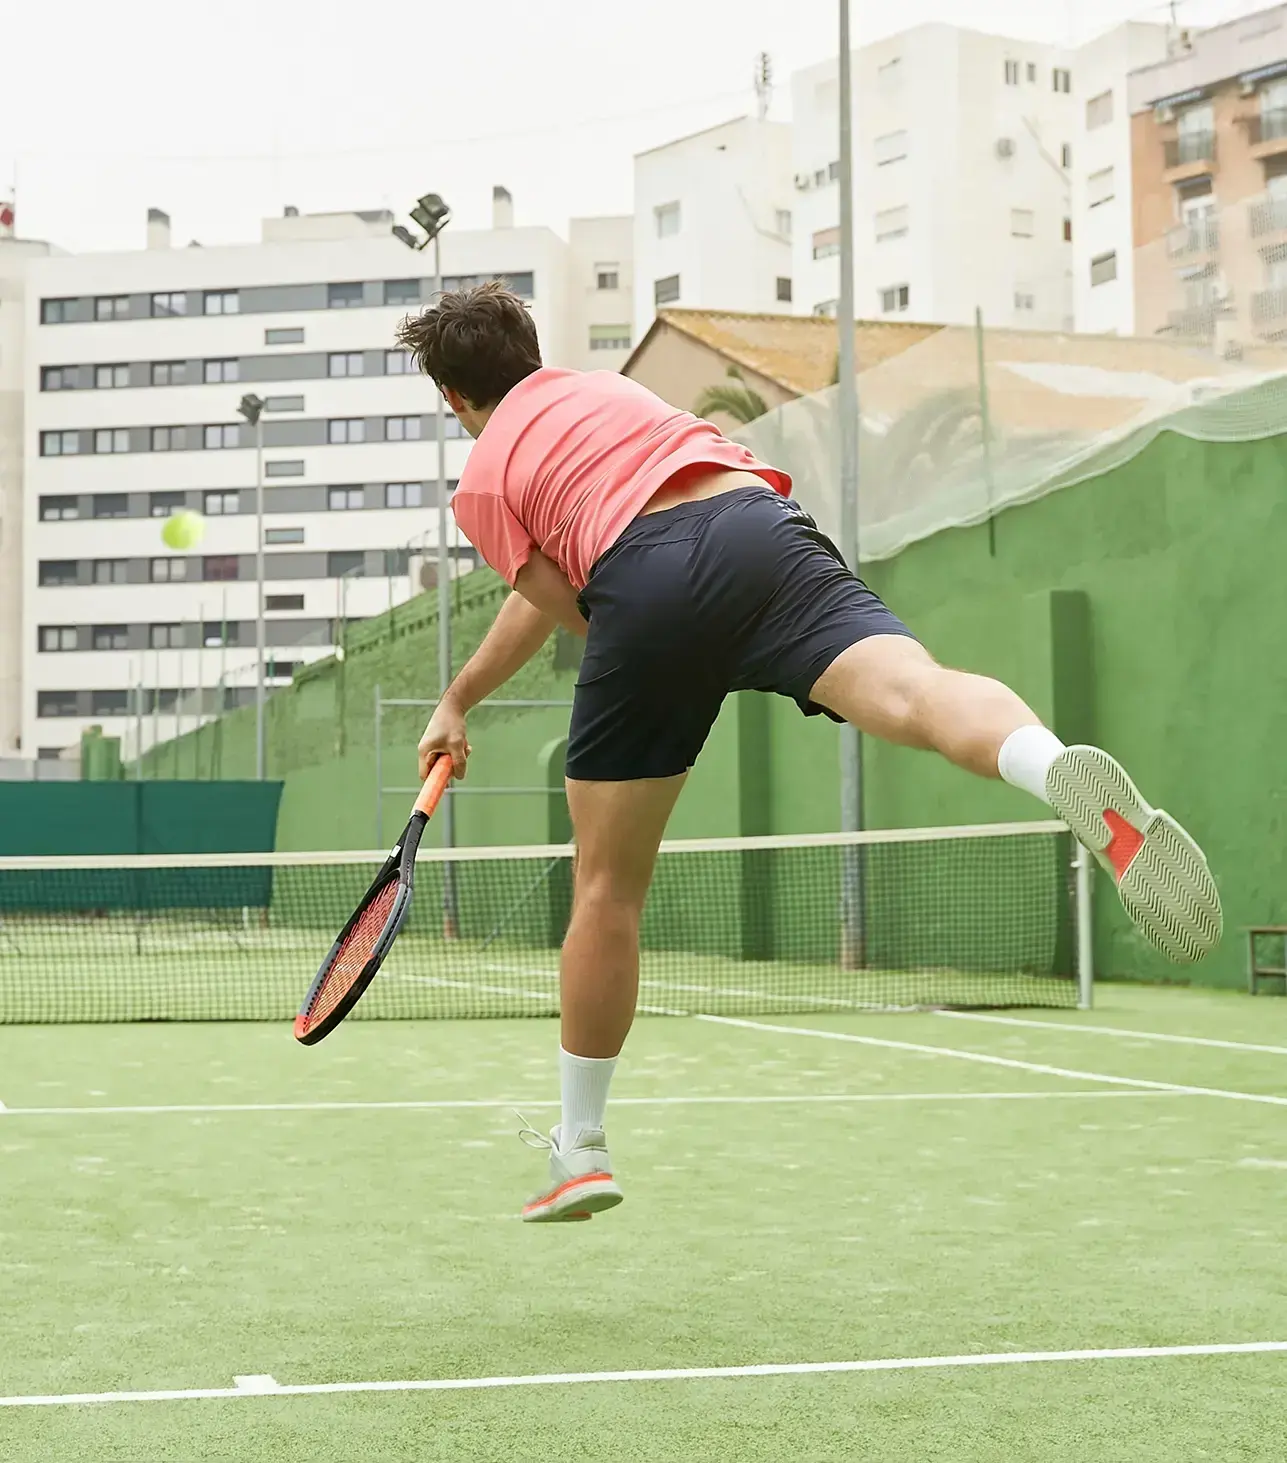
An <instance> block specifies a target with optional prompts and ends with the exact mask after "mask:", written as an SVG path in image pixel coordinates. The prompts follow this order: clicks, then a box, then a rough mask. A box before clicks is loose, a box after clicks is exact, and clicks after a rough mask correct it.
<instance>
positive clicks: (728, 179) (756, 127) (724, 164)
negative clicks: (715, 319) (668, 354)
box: [633, 117, 795, 344]
mask: <svg viewBox="0 0 1287 1463" xmlns="http://www.w3.org/2000/svg"><path fill="white" fill-rule="evenodd" d="M791 131H792V129H791V127H790V126H789V125H788V124H787V123H784V122H769V121H761V120H760V119H758V118H756V117H739V118H737V119H736V120H734V121H731V122H725V123H722V124H721V125H720V126H717V127H709V128H707V129H706V130H705V131H703V132H697V133H694V134H693V135H692V136H690V137H682V138H679V139H678V140H677V141H675V142H671V143H667V144H666V146H664V147H657V148H653V149H652V150H651V151H649V152H643V153H640V154H639V155H638V156H637V157H636V158H635V163H634V199H635V211H634V251H633V252H634V272H635V276H634V277H635V284H634V311H633V315H634V341H635V343H636V344H637V343H638V342H639V341H640V340H642V339H643V337H644V336H645V335H646V334H647V333H648V328H649V326H650V325H651V324H652V322H653V319H654V318H655V316H656V313H657V311H658V310H659V309H662V308H664V307H666V306H682V307H687V308H692V309H702V310H742V311H766V310H771V311H779V312H781V313H784V314H790V313H791V312H792V310H793V307H794V299H795V294H794V286H793V281H792V277H791V259H792V250H791V234H792V228H793V221H792V214H791V208H792V188H791Z"/></svg>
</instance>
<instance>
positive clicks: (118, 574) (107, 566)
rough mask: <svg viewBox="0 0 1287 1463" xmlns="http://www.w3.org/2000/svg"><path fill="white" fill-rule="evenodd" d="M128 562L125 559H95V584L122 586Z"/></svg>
mask: <svg viewBox="0 0 1287 1463" xmlns="http://www.w3.org/2000/svg"><path fill="white" fill-rule="evenodd" d="M128 564H129V561H128V560H126V559H95V560H94V583H95V584H124V583H125V581H126V574H127V570H128Z"/></svg>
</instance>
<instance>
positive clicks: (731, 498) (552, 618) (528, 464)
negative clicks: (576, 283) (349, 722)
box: [398, 284, 1221, 1221]
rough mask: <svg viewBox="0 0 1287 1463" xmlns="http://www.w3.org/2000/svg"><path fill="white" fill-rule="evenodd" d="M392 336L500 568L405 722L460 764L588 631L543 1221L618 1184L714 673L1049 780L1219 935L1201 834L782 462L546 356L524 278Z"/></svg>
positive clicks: (1180, 935)
mask: <svg viewBox="0 0 1287 1463" xmlns="http://www.w3.org/2000/svg"><path fill="white" fill-rule="evenodd" d="M398 339H399V341H400V342H401V343H402V344H403V345H404V346H406V347H407V348H408V349H409V350H410V351H411V352H412V354H413V355H414V357H415V360H416V363H417V365H418V366H419V368H420V369H421V370H422V371H423V372H425V373H426V374H427V375H429V376H431V377H432V378H433V380H434V381H435V382H436V383H437V385H438V387H439V388H440V389H441V391H442V392H443V394H444V395H445V397H446V399H447V401H448V402H449V403H450V405H451V408H452V410H453V411H454V412H455V413H456V415H457V417H459V419H460V421H461V423H462V424H463V426H464V427H465V430H466V431H467V432H468V433H469V434H470V436H471V437H473V438H475V439H476V442H477V445H476V446H475V447H474V449H473V451H472V452H471V454H470V457H469V461H468V464H467V465H466V467H465V471H464V474H463V476H462V478H461V480H460V485H459V487H458V488H457V489H456V493H455V496H454V497H453V499H452V507H453V509H454V510H455V514H456V521H457V523H458V524H459V526H460V528H461V530H462V531H463V532H464V534H465V536H466V537H467V538H468V539H469V541H470V542H471V543H472V544H474V545H475V546H476V548H477V549H478V551H479V552H480V553H481V554H482V556H483V558H484V559H485V560H486V561H487V563H488V564H490V565H491V566H492V568H493V569H495V570H496V572H497V573H498V574H500V575H501V576H502V577H503V578H504V579H505V581H506V583H508V584H509V585H510V586H511V587H512V588H513V590H514V593H512V594H511V595H510V596H509V597H508V599H507V600H506V601H505V603H504V605H503V606H502V607H501V610H500V612H499V614H498V615H497V616H496V621H495V623H494V624H493V625H492V627H491V629H490V630H489V631H488V633H487V636H486V638H485V639H484V640H483V643H482V644H481V645H480V646H479V648H478V651H477V652H476V653H475V654H474V655H473V656H472V657H471V658H470V660H469V662H468V663H467V664H466V665H465V667H464V669H463V670H462V671H461V672H460V674H459V675H458V676H457V677H456V678H455V680H454V681H453V682H452V685H451V688H450V689H449V690H448V692H447V695H446V697H445V698H444V700H443V701H442V703H441V704H440V705H439V706H438V708H437V709H436V710H435V712H434V715H433V718H432V720H431V721H430V722H429V725H428V727H427V728H426V729H425V734H424V736H423V738H422V739H421V741H420V748H419V754H420V775H421V777H422V778H423V777H425V776H426V775H427V772H428V766H429V763H430V762H431V761H432V759H433V758H434V757H435V755H437V754H439V753H446V754H448V755H450V757H451V758H452V760H453V762H454V764H455V773H456V776H458V777H463V776H464V775H465V764H466V760H467V758H468V756H469V751H470V747H469V741H468V739H467V735H466V729H465V723H466V716H467V715H468V713H469V711H470V709H471V708H472V707H474V706H476V705H477V704H478V703H479V702H480V701H482V700H483V699H484V697H487V696H490V695H492V694H493V692H495V691H496V690H497V689H498V688H499V687H500V686H501V685H502V684H503V683H504V682H505V681H506V680H508V679H509V677H510V676H512V675H513V674H514V673H515V671H517V670H518V669H519V668H520V667H521V666H522V665H524V664H525V663H526V662H527V661H528V660H530V659H531V657H532V656H533V655H535V654H536V652H537V651H538V650H539V649H540V648H541V646H542V645H543V644H544V643H545V641H546V639H547V638H548V636H549V635H550V634H551V632H552V631H553V630H554V628H555V626H556V625H563V626H565V627H566V628H567V629H569V630H571V631H572V632H573V633H575V634H577V635H583V636H585V637H586V646H585V651H584V655H583V658H582V662H581V671H580V676H579V677H578V680H577V685H576V695H575V700H574V704H573V710H572V721H571V729H570V732H569V738H568V751H567V796H568V807H569V809H570V812H571V816H572V825H573V829H574V832H575V837H576V846H577V853H576V865H575V869H576V872H575V892H574V898H573V908H572V918H571V922H570V925H569V927H568V932H567V938H566V940H565V941H564V945H563V953H562V964H561V989H562V1013H563V1022H562V1042H561V1049H560V1053H559V1067H560V1076H561V1088H562V1113H561V1120H560V1122H559V1124H558V1126H557V1127H555V1128H554V1129H553V1130H552V1132H551V1133H550V1136H549V1138H548V1139H546V1138H545V1137H544V1136H543V1135H539V1134H535V1135H534V1134H532V1133H531V1131H530V1130H529V1131H528V1132H527V1133H526V1134H525V1135H524V1136H525V1138H526V1140H527V1141H529V1142H530V1143H532V1144H533V1145H534V1146H535V1145H537V1144H539V1146H541V1147H542V1148H545V1147H548V1148H549V1150H550V1154H549V1177H548V1181H547V1182H546V1184H545V1186H544V1187H543V1188H542V1189H541V1191H540V1192H539V1193H537V1194H535V1195H534V1196H533V1197H532V1198H531V1199H530V1200H529V1202H528V1203H527V1204H526V1205H525V1207H524V1209H523V1218H524V1219H525V1220H533V1221H551V1220H576V1219H588V1218H589V1217H590V1216H591V1215H592V1214H594V1213H596V1212H598V1211H600V1210H604V1209H608V1208H611V1207H612V1206H613V1205H615V1204H619V1203H620V1202H621V1198H622V1194H621V1189H620V1187H619V1186H618V1185H617V1183H616V1181H615V1179H614V1178H613V1175H612V1165H611V1163H610V1161H609V1158H608V1151H607V1147H606V1144H605V1140H604V1117H605V1112H606V1109H607V1101H608V1088H609V1084H610V1083H611V1081H612V1075H613V1070H614V1068H615V1067H616V1064H617V1057H618V1055H619V1053H620V1051H621V1048H622V1045H623V1043H624V1041H625V1038H626V1035H627V1033H628V1032H629V1030H630V1025H631V1022H632V1020H633V1019H634V1013H635V998H636V994H637V988H638V977H639V921H640V915H641V913H642V910H643V905H644V898H645V896H646V895H647V892H648V885H649V881H650V880H651V878H652V872H653V864H654V862H655V859H656V855H657V847H658V844H659V843H660V841H661V837H662V833H663V831H664V829H665V827H666V820H667V819H668V818H669V817H670V813H671V809H672V808H673V807H674V806H675V799H676V798H677V797H678V796H679V793H680V789H681V788H682V787H683V785H684V779H685V777H686V775H687V773H688V770H689V769H690V768H691V767H692V765H693V763H694V761H695V760H696V758H697V755H698V753H699V752H700V751H701V749H702V744H703V743H704V742H705V740H706V737H707V734H708V733H709V732H710V729H711V725H712V723H713V722H714V721H715V717H716V714H717V713H718V711H719V709H720V705H721V703H722V702H723V700H724V697H725V696H726V695H727V694H728V693H729V692H730V691H735V690H758V691H773V692H776V693H778V694H779V695H782V696H789V697H791V698H792V699H793V700H794V701H795V702H796V703H797V704H798V705H799V707H800V709H801V711H803V712H804V714H805V715H806V716H814V715H817V714H819V713H822V714H825V715H827V716H830V717H831V718H832V719H833V720H836V721H848V722H850V723H852V724H853V725H854V726H856V727H858V728H859V729H860V730H861V731H863V732H864V733H866V734H867V735H869V736H875V737H881V738H883V739H885V740H886V741H890V742H896V743H898V744H900V745H902V746H908V747H919V748H924V749H925V750H928V751H933V752H937V753H939V754H940V755H941V756H943V757H946V758H947V759H948V760H949V761H950V762H953V763H955V765H956V766H958V767H963V768H965V769H966V771H968V772H973V773H975V774H977V775H978V776H980V777H990V778H996V777H1000V778H1003V779H1004V780H1005V781H1006V782H1008V783H1011V784H1013V785H1014V786H1015V787H1021V788H1023V789H1024V790H1025V791H1027V792H1029V793H1031V794H1032V795H1033V797H1035V798H1038V799H1040V800H1041V801H1042V802H1045V803H1047V804H1049V805H1050V806H1051V807H1052V808H1053V809H1054V810H1055V812H1056V813H1057V814H1058V815H1059V817H1060V818H1062V819H1063V820H1064V821H1065V822H1066V823H1067V824H1068V825H1069V827H1070V828H1071V829H1072V830H1073V832H1074V834H1075V835H1076V836H1077V837H1078V838H1079V839H1080V840H1081V841H1082V842H1083V843H1084V844H1085V845H1086V846H1087V847H1088V848H1089V849H1090V850H1091V851H1092V852H1093V853H1094V854H1095V856H1096V857H1097V858H1098V860H1099V862H1100V863H1101V864H1102V865H1103V866H1104V868H1105V869H1106V870H1108V872H1109V873H1110V874H1111V875H1112V876H1113V878H1114V880H1115V881H1116V884H1117V888H1118V891H1119V893H1120V895H1121V898H1122V902H1123V904H1124V905H1125V907H1126V909H1127V911H1128V913H1129V914H1130V916H1131V918H1132V919H1133V920H1134V921H1135V923H1136V925H1137V926H1138V927H1139V929H1140V930H1141V931H1142V933H1143V934H1144V935H1146V936H1147V937H1148V938H1149V939H1150V940H1151V941H1152V942H1153V943H1154V944H1155V945H1156V946H1158V948H1160V949H1161V950H1163V951H1164V952H1165V953H1166V954H1168V955H1169V956H1170V957H1171V958H1173V959H1175V960H1177V961H1191V960H1196V959H1199V958H1200V957H1201V956H1203V955H1205V954H1206V953H1207V951H1209V950H1210V949H1211V948H1212V947H1213V946H1214V945H1215V943H1216V941H1217V940H1218V938H1219V935H1220V928H1221V912H1220V901H1219V896H1218V894H1217V891H1216V886H1215V881H1214V880H1213V879H1212V877H1211V874H1210V872H1209V870H1208V868H1207V864H1206V860H1205V858H1204V856H1203V855H1202V853H1201V851H1200V850H1199V848H1198V847H1197V845H1196V844H1195V843H1194V842H1193V840H1192V839H1191V838H1190V837H1189V836H1188V834H1187V833H1185V832H1184V830H1183V829H1182V828H1181V827H1180V826H1179V824H1178V823H1176V822H1175V821H1174V819H1172V818H1170V817H1169V816H1168V815H1167V814H1166V813H1162V812H1158V811H1156V810H1155V809H1154V808H1152V807H1150V806H1149V804H1148V803H1146V802H1145V801H1144V799H1143V798H1142V797H1141V795H1140V793H1139V792H1138V791H1137V790H1136V787H1135V785H1134V783H1133V782H1132V781H1131V780H1130V778H1129V777H1128V776H1127V775H1126V773H1125V772H1124V771H1123V769H1122V768H1121V767H1120V766H1119V765H1118V764H1117V763H1116V762H1115V761H1114V760H1113V759H1112V758H1111V757H1110V756H1109V755H1108V754H1107V753H1106V752H1102V751H1100V750H1098V749H1097V748H1094V747H1065V746H1064V745H1063V744H1062V743H1061V742H1060V740H1059V738H1058V737H1056V736H1055V735H1054V733H1053V732H1051V731H1049V730H1048V729H1047V728H1046V727H1044V726H1042V725H1041V722H1040V720H1039V719H1038V718H1037V717H1036V716H1035V715H1034V714H1033V712H1032V711H1031V710H1030V709H1029V708H1028V707H1027V706H1026V705H1025V704H1024V703H1023V702H1022V701H1021V700H1020V699H1019V697H1018V696H1016V695H1015V694H1014V692H1013V691H1011V690H1009V689H1008V688H1007V687H1005V686H1003V685H1001V684H1000V683H999V682H997V681H994V680H989V679H988V678H986V677H984V676H977V675H969V674H966V673H964V672H961V671H955V670H948V669H946V668H944V667H943V666H941V665H939V664H938V663H937V662H936V661H935V660H934V658H933V656H932V655H931V654H930V653H929V652H928V651H927V650H926V649H925V648H924V647H923V646H922V645H921V644H920V643H919V642H918V641H917V640H916V639H915V638H914V636H913V635H912V633H911V631H909V630H908V629H907V627H906V626H905V625H904V624H903V623H902V621H901V620H899V619H898V618H897V616H895V615H894V614H893V612H892V611H890V610H889V609H887V608H886V607H885V605H884V604H882V603H881V601H880V600H879V599H878V598H877V597H876V595H875V594H873V593H872V592H871V590H869V589H868V588H867V587H866V586H865V585H864V584H863V583H862V582H861V581H860V580H858V579H856V578H855V577H854V575H853V574H852V573H850V571H849V570H848V568H846V566H845V564H844V562H843V560H842V558H841V556H840V554H839V553H838V551H837V550H836V548H835V547H834V546H833V545H832V544H831V542H830V541H829V540H828V539H827V538H826V537H825V536H824V535H823V534H822V533H820V532H819V530H818V528H817V526H816V524H815V523H814V521H813V520H812V519H811V518H810V517H809V515H808V514H807V513H805V512H804V511H803V510H802V509H801V508H800V506H799V505H798V504H797V503H795V502H794V501H793V500H792V498H791V496H790V493H791V480H790V478H789V477H788V476H787V475H786V474H785V473H784V472H781V471H780V470H778V469H777V468H774V467H771V466H770V465H769V464H767V463H764V462H759V461H757V460H756V458H755V457H754V456H752V454H751V453H750V452H749V451H748V450H747V449H746V448H745V447H742V446H739V445H738V444H736V443H734V442H731V441H729V440H727V439H726V438H725V437H724V436H722V435H721V434H720V432H719V431H718V430H716V428H715V427H713V426H712V425H711V424H710V423H709V422H705V421H700V420H699V419H698V418H696V417H694V416H692V415H690V414H689V413H688V412H684V411H676V410H675V409H674V408H673V407H671V406H668V405H667V404H666V403H665V402H664V401H662V400H660V399H659V398H658V397H656V396H654V395H653V394H652V393H651V392H650V391H648V390H646V389H645V388H644V387H642V386H640V385H639V384H637V383H636V382H634V381H630V380H628V379H627V378H626V377H624V376H620V375H616V374H614V373H612V372H607V371H590V372H580V371H569V370H562V369H557V368H552V367H546V366H542V364H541V352H540V347H539V345H538V342H537V335H536V328H535V326H534V324H533V322H532V319H531V316H530V315H529V314H528V311H527V309H526V308H525V307H524V305H523V302H522V301H521V300H520V299H519V298H518V297H517V296H516V295H515V294H513V293H511V292H510V291H509V290H508V289H505V288H503V287H502V286H501V285H499V284H484V285H481V286H479V287H477V288H475V289H469V290H463V291H461V292H459V293H448V294H445V295H443V296H442V297H441V298H440V300H439V301H438V303H437V304H435V305H433V306H432V307H430V308H427V309H426V310H425V311H424V312H423V313H422V314H420V315H417V316H414V317H409V318H408V319H406V320H405V321H404V322H403V324H402V326H401V328H400V330H399V334H398Z"/></svg>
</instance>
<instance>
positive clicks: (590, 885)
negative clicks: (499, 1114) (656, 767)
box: [523, 776, 684, 1222]
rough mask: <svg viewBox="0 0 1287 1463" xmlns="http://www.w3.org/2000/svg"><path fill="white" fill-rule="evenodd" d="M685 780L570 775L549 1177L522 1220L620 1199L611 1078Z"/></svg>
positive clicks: (571, 1215)
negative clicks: (566, 915)
mask: <svg viewBox="0 0 1287 1463" xmlns="http://www.w3.org/2000/svg"><path fill="white" fill-rule="evenodd" d="M683 785H684V777H683V776H680V777H661V778H641V779H639V780H638V781H632V782H582V781H575V780H573V779H571V778H569V779H568V783H567V791H568V808H569V811H570V812H571V815H572V827H573V830H574V833H575V835H576V843H577V853H576V865H575V870H576V872H575V878H574V888H573V895H572V919H571V922H570V923H569V925H568V932H567V937H566V938H565V940H564V942H563V957H562V962H561V993H562V1009H563V1024H562V1043H561V1046H560V1050H559V1084H560V1089H561V1094H562V1114H561V1121H560V1123H559V1126H558V1127H557V1128H556V1129H555V1130H554V1133H552V1134H551V1136H550V1142H551V1145H552V1151H551V1155H550V1180H549V1183H548V1185H547V1186H546V1187H545V1188H544V1189H543V1190H542V1191H541V1192H540V1193H538V1194H535V1195H533V1197H532V1198H531V1199H530V1200H529V1201H528V1203H527V1204H526V1205H525V1206H524V1209H523V1218H524V1219H525V1220H528V1221H529V1222H531V1221H552V1220H569V1219H588V1218H589V1217H590V1215H591V1214H592V1213H595V1212H597V1211H598V1210H601V1209H608V1208H611V1207H612V1206H613V1205H614V1204H619V1203H620V1202H621V1190H620V1189H619V1188H618V1187H617V1185H616V1183H615V1181H614V1180H613V1177H612V1167H611V1164H610V1162H609V1159H608V1153H607V1147H606V1144H605V1142H604V1136H603V1128H604V1117H605V1113H606V1111H607V1103H608V1088H609V1085H610V1084H611V1081H612V1075H613V1072H614V1070H615V1068H616V1065H617V1056H618V1054H619V1053H620V1051H621V1048H622V1045H623V1044H624V1042H625V1039H626V1036H627V1034H628V1032H629V1031H630V1026H631V1023H632V1022H633V1021H634V1016H635V1004H636V1000H637V997H638V992H639V921H640V918H641V917H642V915H643V907H644V900H645V899H646V898H647V895H648V885H649V884H650V882H651V881H652V871H653V865H654V864H655V862H656V858H657V848H658V845H659V844H660V843H661V838H662V834H663V833H664V832H665V829H666V822H667V820H668V819H669V817H670V814H671V810H672V809H673V808H674V806H675V799H676V798H677V797H678V796H679V792H680V789H681V788H682V787H683ZM529 1141H540V1138H539V1135H535V1137H534V1139H532V1140H529Z"/></svg>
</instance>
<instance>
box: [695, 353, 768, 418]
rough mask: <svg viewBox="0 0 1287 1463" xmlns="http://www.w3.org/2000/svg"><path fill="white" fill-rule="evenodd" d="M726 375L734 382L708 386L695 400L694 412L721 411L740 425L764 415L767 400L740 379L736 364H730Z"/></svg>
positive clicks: (700, 414)
mask: <svg viewBox="0 0 1287 1463" xmlns="http://www.w3.org/2000/svg"><path fill="white" fill-rule="evenodd" d="M728 375H729V377H730V378H731V379H732V381H733V382H735V383H736V384H734V385H732V386H723V385H720V386H708V387H707V388H706V390H705V391H703V392H702V394H701V396H700V397H699V398H698V400H697V405H696V407H695V408H694V412H695V414H696V415H697V416H699V417H708V416H710V415H711V414H712V413H713V412H723V414H724V415H725V416H728V417H732V418H733V420H734V421H735V422H737V423H739V424H740V425H742V426H745V425H746V423H747V422H753V421H754V420H755V419H756V417H762V416H764V415H765V413H766V412H767V411H768V409H769V404H768V402H767V401H765V399H764V398H763V397H762V396H761V395H760V393H759V392H758V391H756V390H754V389H753V388H752V387H750V386H747V385H746V384H745V383H744V382H743V381H742V373H741V371H739V370H738V368H737V367H736V366H730V367H729V368H728Z"/></svg>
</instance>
